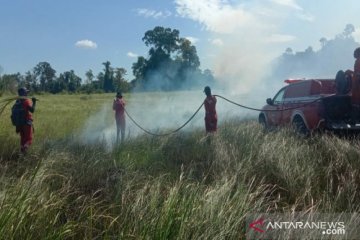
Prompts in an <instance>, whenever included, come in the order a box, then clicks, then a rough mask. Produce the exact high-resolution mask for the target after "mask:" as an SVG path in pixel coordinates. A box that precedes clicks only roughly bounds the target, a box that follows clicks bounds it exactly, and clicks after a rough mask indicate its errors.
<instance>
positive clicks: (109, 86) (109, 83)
mask: <svg viewBox="0 0 360 240" xmlns="http://www.w3.org/2000/svg"><path fill="white" fill-rule="evenodd" d="M103 65H104V66H105V69H104V87H103V89H104V91H105V92H113V91H114V85H113V71H112V69H111V67H110V65H111V63H110V62H109V61H106V62H104V63H103Z"/></svg>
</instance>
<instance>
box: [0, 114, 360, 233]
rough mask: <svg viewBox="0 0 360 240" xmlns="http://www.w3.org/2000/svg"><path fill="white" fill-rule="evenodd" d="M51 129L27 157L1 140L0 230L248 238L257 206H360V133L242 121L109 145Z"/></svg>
mask: <svg viewBox="0 0 360 240" xmlns="http://www.w3.org/2000/svg"><path fill="white" fill-rule="evenodd" d="M79 121H80V120H79ZM49 128H51V126H49ZM50 130H51V129H50ZM43 134H44V136H48V137H46V138H44V139H43V140H42V141H41V142H40V143H37V145H35V147H34V148H33V149H32V151H31V152H30V153H29V155H27V156H26V157H22V156H20V157H17V156H16V157H15V155H11V154H10V153H11V152H12V151H15V150H14V149H16V148H17V143H16V142H15V141H14V142H11V141H9V142H6V141H5V140H4V139H2V141H1V144H2V146H4V145H5V146H7V150H6V151H2V155H1V159H2V161H1V164H2V165H1V168H0V170H1V171H0V178H1V184H0V239H244V238H245V234H246V231H247V226H246V225H245V218H246V216H248V215H249V214H251V213H256V212H262V213H271V212H276V213H282V212H296V211H303V212H309V213H315V212H328V213H336V212H358V211H359V210H360V207H359V199H360V189H359V188H360V172H359V170H360V161H359V157H360V141H359V140H358V139H357V138H340V137H337V136H333V135H331V134H324V135H318V136H314V137H312V138H308V139H304V138H299V137H298V136H297V135H296V134H294V133H293V132H292V131H291V130H286V129H285V130H281V131H277V132H270V133H264V132H263V131H262V129H261V128H260V126H259V125H258V124H257V123H256V122H253V121H238V120H232V121H228V122H225V123H223V124H222V125H221V126H220V130H219V132H218V133H217V134H215V135H213V136H209V137H205V134H204V132H203V130H202V129H198V130H195V131H193V132H187V133H179V134H176V135H172V136H168V137H164V138H157V137H150V136H146V135H142V136H139V137H136V138H132V139H129V140H128V141H126V142H125V143H123V144H121V145H118V146H117V147H116V148H114V149H113V150H111V151H109V149H108V147H107V144H106V143H105V142H102V141H99V142H96V143H93V144H84V143H82V142H79V141H78V139H77V138H76V137H75V136H73V137H72V136H71V135H69V134H64V135H62V134H59V135H55V136H54V137H53V138H52V137H50V136H49V135H47V134H46V133H45V132H44V133H43ZM6 144H8V145H6Z"/></svg>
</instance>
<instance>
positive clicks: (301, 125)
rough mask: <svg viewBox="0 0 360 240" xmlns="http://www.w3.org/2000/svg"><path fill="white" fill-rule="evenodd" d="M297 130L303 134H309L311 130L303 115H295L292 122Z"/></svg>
mask: <svg viewBox="0 0 360 240" xmlns="http://www.w3.org/2000/svg"><path fill="white" fill-rule="evenodd" d="M292 124H293V126H294V129H295V132H296V133H297V134H299V135H301V136H308V135H309V133H310V131H309V129H308V128H307V127H306V124H305V122H304V120H303V119H302V117H300V116H299V115H297V116H295V117H294V120H293V122H292Z"/></svg>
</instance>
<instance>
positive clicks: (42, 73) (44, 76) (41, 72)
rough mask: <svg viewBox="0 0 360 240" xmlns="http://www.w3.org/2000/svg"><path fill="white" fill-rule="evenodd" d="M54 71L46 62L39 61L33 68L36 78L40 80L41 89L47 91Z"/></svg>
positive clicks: (53, 76) (52, 79)
mask: <svg viewBox="0 0 360 240" xmlns="http://www.w3.org/2000/svg"><path fill="white" fill-rule="evenodd" d="M55 73H56V71H55V70H54V69H53V68H52V67H51V65H50V63H48V62H40V63H38V64H37V65H36V66H35V68H34V74H35V77H36V79H37V80H38V81H39V82H40V90H41V91H49V90H50V89H51V87H52V86H51V85H52V84H53V81H54V79H55V77H56V76H55Z"/></svg>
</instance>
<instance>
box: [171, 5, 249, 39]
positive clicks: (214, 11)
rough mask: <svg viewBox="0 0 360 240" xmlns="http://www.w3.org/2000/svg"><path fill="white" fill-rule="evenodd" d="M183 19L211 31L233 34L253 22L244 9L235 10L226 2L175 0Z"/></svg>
mask: <svg viewBox="0 0 360 240" xmlns="http://www.w3.org/2000/svg"><path fill="white" fill-rule="evenodd" d="M175 3H176V4H177V6H176V10H177V13H178V14H179V15H180V16H181V17H185V18H190V19H192V20H194V21H197V22H200V23H201V24H203V26H204V27H205V28H206V29H207V30H210V31H214V32H218V33H232V32H234V31H235V30H236V28H238V27H240V26H242V25H244V24H248V23H250V22H251V21H252V20H253V16H252V14H250V13H248V12H246V11H245V10H244V9H243V8H242V7H238V8H234V7H232V6H231V5H230V4H229V3H228V2H227V1H226V0H197V1H193V0H175Z"/></svg>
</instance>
